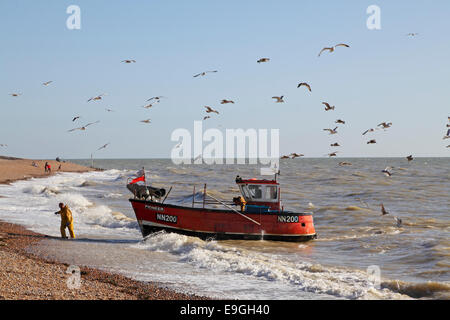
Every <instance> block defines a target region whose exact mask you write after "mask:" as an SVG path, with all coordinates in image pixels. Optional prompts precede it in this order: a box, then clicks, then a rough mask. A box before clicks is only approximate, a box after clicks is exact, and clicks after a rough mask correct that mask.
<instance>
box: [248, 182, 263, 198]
mask: <svg viewBox="0 0 450 320" xmlns="http://www.w3.org/2000/svg"><path fill="white" fill-rule="evenodd" d="M248 190H249V192H250V196H251V198H252V199H261V198H262V188H261V186H259V185H249V186H248Z"/></svg>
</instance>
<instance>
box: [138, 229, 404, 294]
mask: <svg viewBox="0 0 450 320" xmlns="http://www.w3.org/2000/svg"><path fill="white" fill-rule="evenodd" d="M133 247H135V248H139V249H144V250H152V251H162V252H169V253H171V254H174V255H177V256H179V258H180V261H182V262H187V263H190V264H193V265H195V266H197V267H198V268H207V269H211V270H215V271H222V272H230V273H238V274H243V275H247V276H252V277H256V278H261V279H264V280H267V281H283V282H286V283H288V284H289V285H292V286H294V287H295V288H296V289H297V290H300V291H304V292H311V293H316V294H326V295H331V296H334V297H338V298H346V299H372V298H373V299H377V298H379V297H382V298H386V299H392V298H397V299H402V298H407V296H403V295H401V294H398V293H393V292H391V291H390V290H388V289H384V290H375V291H374V290H372V289H371V287H372V285H371V283H370V281H369V280H368V277H367V275H366V274H365V273H364V272H360V271H354V270H346V269H338V268H334V267H325V266H322V265H320V264H312V263H306V262H302V263H292V262H289V261H286V260H280V259H277V258H275V257H273V256H270V255H266V254H261V253H258V254H256V253H253V252H251V251H248V250H245V249H242V248H239V249H238V248H235V247H227V246H222V245H220V244H218V243H217V242H215V241H202V240H200V239H197V238H192V237H187V236H183V235H178V234H175V233H165V232H159V233H155V234H152V235H150V236H148V237H146V238H145V239H144V240H143V241H142V242H140V243H139V244H137V245H133Z"/></svg>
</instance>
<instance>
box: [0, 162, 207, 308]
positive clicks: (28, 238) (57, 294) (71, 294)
mask: <svg viewBox="0 0 450 320" xmlns="http://www.w3.org/2000/svg"><path fill="white" fill-rule="evenodd" d="M33 161H34V162H35V163H36V164H37V165H38V167H37V168H36V167H33V166H32V165H31V164H32V162H33ZM45 162H46V161H45V160H28V159H11V158H5V157H0V183H11V182H13V181H16V180H20V179H28V178H32V177H43V176H47V175H48V174H46V173H45V172H44V164H45ZM48 162H49V163H50V164H51V166H52V169H53V170H52V174H55V172H58V171H57V170H55V169H57V168H58V167H59V164H61V165H62V168H61V170H60V171H59V172H86V171H91V170H95V169H91V168H88V167H83V166H80V165H76V164H73V163H58V162H56V161H48ZM0 197H1V195H0ZM47 238H48V237H47V236H46V235H43V234H39V233H35V232H32V231H29V230H27V229H25V228H24V227H22V226H19V225H15V224H11V223H6V222H2V221H0V299H5V300H204V299H207V298H206V297H199V296H195V295H190V294H184V293H179V292H176V291H174V290H170V289H167V288H164V287H163V286H162V284H158V283H149V282H140V281H135V280H132V279H130V278H127V277H124V276H122V275H119V274H114V273H109V272H105V271H100V270H97V269H93V268H88V267H83V266H81V267H80V280H81V283H80V287H79V288H78V289H70V288H69V287H71V286H69V285H68V282H67V281H68V280H69V281H70V279H69V278H71V279H75V278H74V276H73V275H72V274H70V273H67V270H68V267H69V265H67V264H64V263H59V262H56V261H51V260H48V259H46V258H43V257H41V256H37V255H35V254H32V253H30V252H31V251H30V250H29V248H30V247H31V246H33V244H36V243H37V242H39V241H41V240H43V239H47ZM68 241H70V240H68ZM69 283H70V282H69Z"/></svg>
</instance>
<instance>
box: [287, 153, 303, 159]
mask: <svg viewBox="0 0 450 320" xmlns="http://www.w3.org/2000/svg"><path fill="white" fill-rule="evenodd" d="M290 156H291V159H295V158H298V157H304V156H305V155H304V154H301V153H300V154H298V153H295V152H293V153H291V154H290Z"/></svg>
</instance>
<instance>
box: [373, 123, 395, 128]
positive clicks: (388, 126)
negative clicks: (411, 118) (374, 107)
mask: <svg viewBox="0 0 450 320" xmlns="http://www.w3.org/2000/svg"><path fill="white" fill-rule="evenodd" d="M391 126H392V122H389V123H386V122H382V123H380V124H379V125H378V126H377V127H383V129H388V128H390V127H391Z"/></svg>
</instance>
